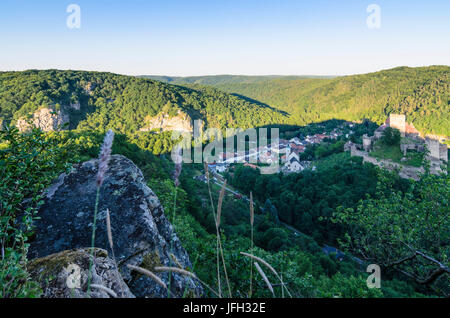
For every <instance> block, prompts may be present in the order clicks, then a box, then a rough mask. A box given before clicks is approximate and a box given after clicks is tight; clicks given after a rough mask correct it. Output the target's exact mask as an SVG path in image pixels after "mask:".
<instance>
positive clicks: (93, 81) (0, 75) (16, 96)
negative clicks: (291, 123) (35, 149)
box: [0, 70, 287, 133]
mask: <svg viewBox="0 0 450 318" xmlns="http://www.w3.org/2000/svg"><path fill="white" fill-rule="evenodd" d="M48 106H54V107H55V108H56V109H60V108H64V109H65V110H68V111H69V112H70V120H71V122H70V125H71V128H77V127H78V128H80V127H81V128H86V129H95V130H106V129H108V128H113V129H115V130H116V131H118V132H122V133H129V132H134V131H137V130H139V129H140V128H142V126H143V125H144V122H145V119H146V118H147V117H148V116H155V115H157V114H160V113H167V114H169V115H171V116H173V115H176V114H177V113H178V111H179V110H182V111H183V112H185V113H187V114H189V115H191V117H193V118H201V119H203V120H205V121H206V123H207V125H208V126H210V127H211V126H213V127H221V128H224V127H230V126H231V127H242V128H248V127H253V126H261V125H266V124H270V123H279V122H285V121H286V120H287V117H286V116H285V115H283V114H282V113H281V112H280V111H277V110H273V109H271V108H269V107H267V106H266V105H263V104H261V103H257V102H253V101H249V100H248V99H244V98H241V97H238V96H234V95H231V94H228V93H224V92H222V91H220V90H217V89H215V88H212V87H200V86H198V87H192V88H186V87H181V86H175V85H170V84H166V83H162V82H159V81H154V80H150V79H143V78H137V77H132V76H123V75H116V74H111V73H98V72H84V71H58V70H44V71H38V70H30V71H24V72H0V122H6V123H9V122H12V123H14V122H16V121H17V120H18V119H19V118H21V117H23V116H29V115H30V114H33V112H35V111H36V110H38V109H39V108H42V107H48Z"/></svg>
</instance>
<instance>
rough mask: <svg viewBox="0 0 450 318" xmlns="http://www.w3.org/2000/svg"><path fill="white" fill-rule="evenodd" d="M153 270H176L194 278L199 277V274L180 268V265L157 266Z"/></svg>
mask: <svg viewBox="0 0 450 318" xmlns="http://www.w3.org/2000/svg"><path fill="white" fill-rule="evenodd" d="M153 270H155V271H156V272H175V273H178V274H181V275H184V276H189V277H192V278H194V279H197V276H196V275H195V274H194V273H192V272H189V271H187V270H184V269H182V268H178V267H169V266H157V267H155V268H153Z"/></svg>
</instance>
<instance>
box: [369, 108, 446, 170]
mask: <svg viewBox="0 0 450 318" xmlns="http://www.w3.org/2000/svg"><path fill="white" fill-rule="evenodd" d="M387 127H391V128H395V129H398V130H399V131H400V135H401V137H403V139H402V142H401V144H400V148H401V151H402V152H403V154H404V155H405V156H406V152H407V151H408V150H416V151H420V152H423V151H425V149H428V151H429V152H430V153H429V158H430V160H434V161H444V162H448V151H447V145H445V144H441V143H440V142H439V140H437V139H432V138H429V137H425V138H422V137H421V136H420V132H419V131H418V130H417V129H416V128H415V127H414V125H413V124H409V123H407V122H406V116H405V115H403V114H402V115H400V114H390V115H389V118H388V119H387V120H386V122H385V123H384V124H383V125H381V126H380V127H378V128H377V129H376V130H375V132H374V136H372V137H369V136H367V135H364V136H363V148H364V150H365V151H367V152H369V151H370V150H371V149H372V147H373V144H374V143H375V141H377V140H378V139H380V138H381V137H382V136H383V132H384V130H385V129H386V128H387ZM405 137H406V138H405Z"/></svg>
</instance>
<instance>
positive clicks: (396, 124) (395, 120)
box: [389, 114, 406, 137]
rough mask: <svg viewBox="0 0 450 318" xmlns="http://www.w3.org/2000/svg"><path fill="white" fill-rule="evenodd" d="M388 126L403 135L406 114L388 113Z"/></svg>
mask: <svg viewBox="0 0 450 318" xmlns="http://www.w3.org/2000/svg"><path fill="white" fill-rule="evenodd" d="M389 127H391V128H396V129H398V130H399V131H400V135H401V136H402V137H405V131H406V116H405V115H399V114H390V115H389Z"/></svg>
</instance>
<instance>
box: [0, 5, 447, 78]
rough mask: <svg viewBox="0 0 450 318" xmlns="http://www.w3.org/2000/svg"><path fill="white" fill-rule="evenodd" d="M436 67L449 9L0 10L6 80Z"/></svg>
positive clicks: (442, 59)
mask: <svg viewBox="0 0 450 318" xmlns="http://www.w3.org/2000/svg"><path fill="white" fill-rule="evenodd" d="M71 4H76V5H78V7H79V8H80V15H79V17H80V25H79V26H80V27H79V28H73V22H74V21H75V22H76V20H74V19H73V17H74V16H71V15H72V14H74V13H75V12H74V11H71V12H69V13H68V12H67V8H68V6H69V5H71ZM371 4H375V5H377V8H379V11H378V10H375V11H372V10H369V11H370V12H368V11H367V9H368V7H369V6H370V5H371ZM378 12H379V14H377V13H378ZM368 19H369V23H368V21H367V20H368ZM68 20H69V22H71V23H69V25H70V26H71V27H69V26H68V23H67V22H68ZM427 65H450V1H449V0H427V1H423V0H420V1H416V0H386V1H381V0H370V1H364V0H340V1H337V0H308V1H303V0H158V1H154V0H126V1H125V0H120V1H116V0H70V1H65V0H53V1H50V0H39V1H36V0H1V1H0V71H10V70H17V71H19V70H25V69H49V68H52V69H73V70H93V71H108V72H114V73H119V74H127V75H150V74H152V75H170V76H195V75H216V74H246V75H268V74H271V75H274V74H277V75H349V74H359V73H368V72H374V71H378V70H382V69H388V68H392V67H397V66H411V67H414V66H427Z"/></svg>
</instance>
